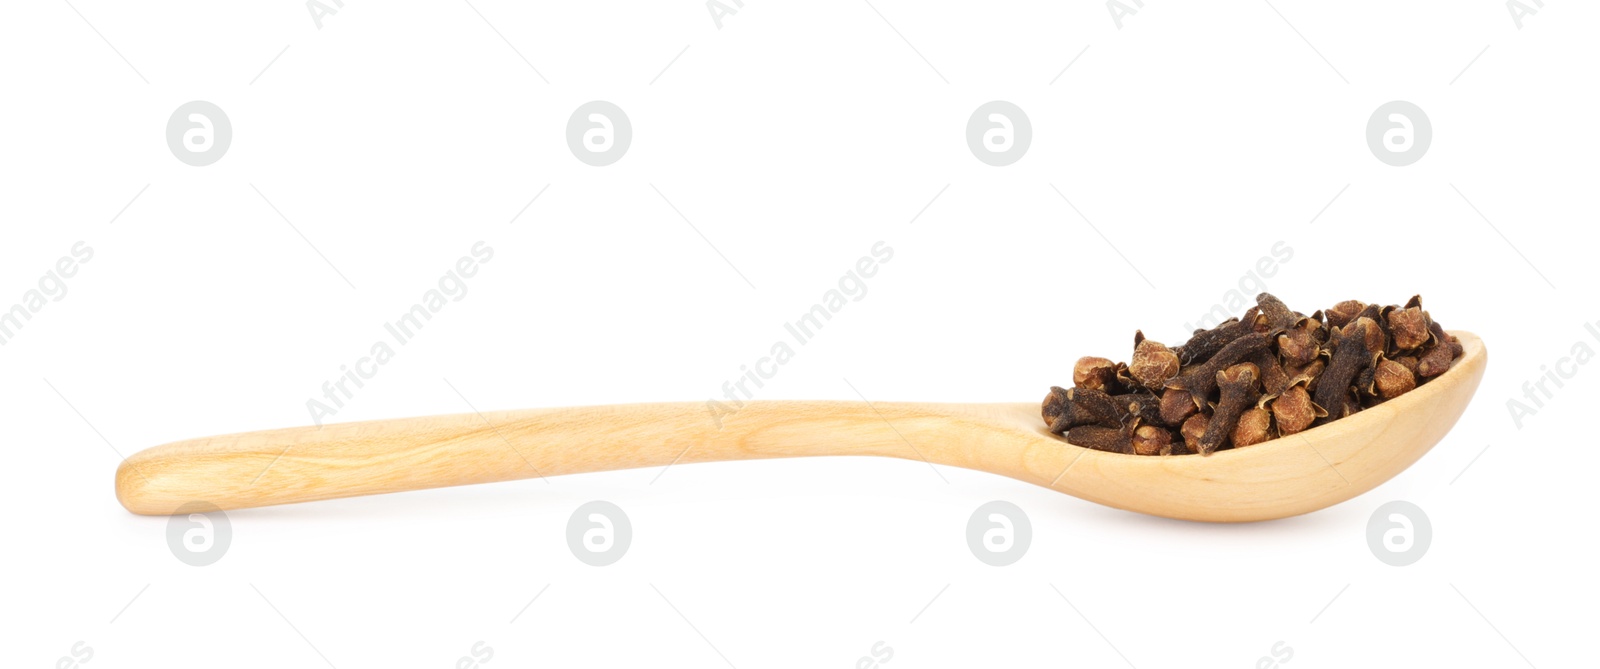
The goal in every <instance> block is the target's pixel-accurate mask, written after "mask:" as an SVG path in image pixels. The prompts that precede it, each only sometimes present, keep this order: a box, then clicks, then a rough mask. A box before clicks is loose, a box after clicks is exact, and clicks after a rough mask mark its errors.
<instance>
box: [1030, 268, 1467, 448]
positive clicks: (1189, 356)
mask: <svg viewBox="0 0 1600 669" xmlns="http://www.w3.org/2000/svg"><path fill="white" fill-rule="evenodd" d="M1460 355H1461V343H1460V342H1459V341H1458V340H1457V339H1456V338H1455V337H1454V336H1452V335H1450V334H1448V333H1446V332H1445V331H1444V328H1442V327H1440V326H1439V324H1438V323H1436V322H1434V320H1433V318H1432V317H1430V316H1429V315H1428V312H1426V311H1423V310H1422V298H1421V296H1416V297H1412V298H1411V300H1410V301H1408V302H1406V304H1405V306H1404V307H1400V306H1394V305H1390V306H1387V307H1380V306H1378V305H1376V304H1364V303H1362V302H1359V301H1356V300H1346V301H1344V302H1340V303H1338V304H1336V305H1333V307H1332V308H1331V309H1328V310H1326V311H1318V312H1316V313H1314V314H1311V315H1310V316H1307V315H1305V314H1302V313H1300V312H1297V311H1291V310H1290V309H1289V307H1287V306H1285V305H1284V303H1283V302H1282V301H1281V300H1279V299H1278V298H1276V297H1273V296H1272V295H1270V294H1268V293H1262V294H1260V295H1257V296H1256V306H1254V307H1251V308H1250V310H1249V311H1246V312H1245V314H1244V317H1243V318H1234V319H1229V320H1228V321H1226V322H1224V323H1222V324H1221V325H1218V326H1216V327H1214V328H1211V329H1209V330H1196V331H1195V332H1194V335H1193V336H1192V337H1191V338H1190V339H1189V341H1187V342H1185V343H1183V344H1182V345H1179V346H1172V347H1168V346H1166V345H1164V344H1161V343H1160V342H1157V341H1155V340H1152V339H1146V338H1145V336H1144V333H1143V332H1135V333H1134V335H1133V356H1132V359H1131V360H1130V361H1129V362H1128V363H1120V362H1118V363H1113V362H1112V361H1110V360H1108V359H1106V358H1095V357H1085V358H1080V359H1079V360H1078V362H1077V364H1076V365H1075V366H1074V367H1073V370H1072V384H1073V387H1072V388H1060V387H1052V388H1051V389H1050V394H1049V395H1048V396H1046V397H1045V398H1044V407H1043V413H1044V422H1045V424H1046V425H1049V426H1050V431H1051V432H1053V433H1055V434H1059V435H1063V436H1065V437H1066V439H1067V441H1068V442H1070V443H1072V444H1076V445H1078V446H1083V447H1086V448H1093V449H1096V450H1101V451H1113V452H1117V453H1131V454H1137V455H1191V454H1195V453H1199V454H1201V455H1210V454H1212V453H1214V452H1216V451H1219V450H1225V449H1229V448H1241V447H1244V446H1250V445H1252V444H1258V443H1261V442H1263V441H1267V440H1269V439H1275V438H1277V437H1281V436H1287V435H1291V434H1294V433H1296V432H1300V431H1301V430H1305V429H1306V428H1309V427H1312V426H1315V425H1320V424H1322V423H1326V422H1328V421H1332V420H1337V419H1339V418H1343V417H1345V416H1348V415H1350V414H1352V413H1355V412H1357V411H1360V410H1362V409H1364V408H1368V407H1372V406H1375V405H1377V404H1380V403H1382V402H1385V401H1387V400H1391V399H1394V398H1396V397H1399V396H1400V395H1402V394H1405V393H1406V392H1409V391H1410V390H1412V389H1413V388H1416V387H1417V386H1418V385H1420V384H1422V383H1426V382H1427V381H1428V380H1430V379H1432V378H1433V377H1435V376H1438V375H1440V374H1443V373H1444V372H1445V370H1447V369H1449V368H1450V364H1451V362H1453V361H1454V360H1455V359H1456V358H1457V357H1459V356H1460Z"/></svg>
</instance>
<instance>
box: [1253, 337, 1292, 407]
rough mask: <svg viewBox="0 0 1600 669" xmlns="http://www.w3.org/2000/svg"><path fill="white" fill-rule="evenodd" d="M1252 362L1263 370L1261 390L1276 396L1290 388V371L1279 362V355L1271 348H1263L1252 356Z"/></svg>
mask: <svg viewBox="0 0 1600 669" xmlns="http://www.w3.org/2000/svg"><path fill="white" fill-rule="evenodd" d="M1250 363H1251V364H1253V365H1255V366H1256V369H1259V370H1261V392H1262V393H1265V394H1266V395H1268V396H1275V395H1278V394H1280V393H1282V392H1283V391H1285V390H1288V389H1289V373H1288V372H1285V371H1284V370H1283V365H1281V364H1279V363H1278V356H1277V355H1276V354H1274V353H1273V352H1272V351H1271V350H1269V349H1261V350H1259V351H1256V352H1255V353H1254V354H1252V355H1251V356H1250Z"/></svg>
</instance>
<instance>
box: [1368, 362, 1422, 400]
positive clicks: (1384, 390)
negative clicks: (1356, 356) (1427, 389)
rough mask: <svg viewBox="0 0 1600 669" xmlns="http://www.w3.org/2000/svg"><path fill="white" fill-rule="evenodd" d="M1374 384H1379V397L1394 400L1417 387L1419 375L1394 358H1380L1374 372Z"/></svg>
mask: <svg viewBox="0 0 1600 669" xmlns="http://www.w3.org/2000/svg"><path fill="white" fill-rule="evenodd" d="M1373 385H1375V386H1377V393H1378V396H1379V397H1382V398H1383V399H1386V400H1392V399H1394V398H1396V397H1399V396H1401V395H1404V394H1406V393H1408V392H1411V390H1412V389H1414V388H1416V387H1417V377H1416V375H1415V374H1412V373H1411V370H1410V369H1407V368H1406V366H1405V365H1402V364H1400V363H1398V362H1395V361H1393V360H1379V361H1378V366H1377V368H1376V372H1375V373H1374V374H1373Z"/></svg>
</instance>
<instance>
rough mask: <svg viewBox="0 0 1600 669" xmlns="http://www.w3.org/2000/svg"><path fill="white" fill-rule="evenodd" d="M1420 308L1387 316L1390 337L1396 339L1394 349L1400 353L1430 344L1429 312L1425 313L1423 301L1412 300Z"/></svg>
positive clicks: (1395, 311) (1416, 307)
mask: <svg viewBox="0 0 1600 669" xmlns="http://www.w3.org/2000/svg"><path fill="white" fill-rule="evenodd" d="M1412 300H1413V301H1416V302H1417V303H1418V306H1415V307H1407V308H1405V309H1396V310H1394V311H1390V312H1389V313H1387V314H1385V316H1384V317H1385V318H1386V319H1387V320H1388V324H1389V336H1390V337H1392V338H1393V339H1394V347H1395V349H1396V350H1400V351H1412V350H1416V349H1417V348H1419V347H1421V346H1422V345H1423V344H1426V343H1428V336H1429V334H1430V333H1429V332H1428V321H1429V318H1428V312H1426V311H1423V310H1422V307H1421V301H1420V300H1417V299H1416V298H1412Z"/></svg>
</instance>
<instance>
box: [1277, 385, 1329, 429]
mask: <svg viewBox="0 0 1600 669" xmlns="http://www.w3.org/2000/svg"><path fill="white" fill-rule="evenodd" d="M1326 415H1328V413H1327V412H1326V411H1322V410H1321V409H1320V408H1319V407H1317V406H1316V405H1315V404H1312V403H1311V394H1310V393H1308V392H1306V388H1305V386H1303V385H1293V386H1290V387H1289V389H1288V390H1285V391H1283V394H1282V395H1279V396H1278V397H1277V399H1274V400H1272V417H1273V418H1275V419H1277V421H1278V433H1279V434H1283V435H1290V434H1294V433H1296V432H1299V431H1301V430H1304V429H1306V428H1308V427H1311V423H1312V422H1313V421H1315V420H1316V419H1317V418H1319V417H1321V416H1326Z"/></svg>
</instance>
